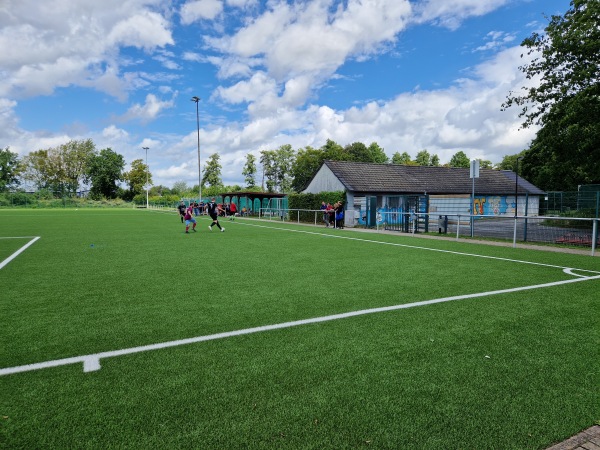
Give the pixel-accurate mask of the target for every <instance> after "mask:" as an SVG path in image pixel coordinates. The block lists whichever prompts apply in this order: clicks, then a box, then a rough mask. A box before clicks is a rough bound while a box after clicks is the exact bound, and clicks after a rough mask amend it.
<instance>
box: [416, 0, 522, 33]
mask: <svg viewBox="0 0 600 450" xmlns="http://www.w3.org/2000/svg"><path fill="white" fill-rule="evenodd" d="M509 2H510V0H424V1H420V2H416V3H415V11H414V12H415V14H414V16H413V21H414V22H415V23H425V22H432V23H434V24H437V25H439V26H443V27H447V28H450V29H452V30H455V29H457V28H458V27H459V26H460V24H461V23H462V22H463V21H464V20H465V19H467V18H469V17H472V16H482V15H484V14H487V13H489V12H490V11H493V10H495V9H497V8H499V7H500V6H503V5H506V4H508V3H509Z"/></svg>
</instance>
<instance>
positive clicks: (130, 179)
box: [123, 159, 148, 200]
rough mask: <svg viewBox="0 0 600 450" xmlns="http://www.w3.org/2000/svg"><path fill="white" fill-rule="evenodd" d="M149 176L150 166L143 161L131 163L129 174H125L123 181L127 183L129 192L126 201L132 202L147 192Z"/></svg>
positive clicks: (137, 160)
mask: <svg viewBox="0 0 600 450" xmlns="http://www.w3.org/2000/svg"><path fill="white" fill-rule="evenodd" d="M147 175H148V166H147V165H146V164H144V161H143V160H142V159H135V160H133V161H132V162H131V169H130V170H129V172H125V173H124V174H123V180H124V181H125V182H126V183H127V186H128V188H129V189H128V192H127V194H126V197H125V199H126V200H131V199H132V198H133V197H135V196H136V195H139V194H141V193H143V192H145V191H146V190H145V188H144V187H145V186H146V176H147Z"/></svg>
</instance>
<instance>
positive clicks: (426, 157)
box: [415, 150, 431, 166]
mask: <svg viewBox="0 0 600 450" xmlns="http://www.w3.org/2000/svg"><path fill="white" fill-rule="evenodd" d="M415 162H416V163H417V166H430V165H431V155H430V154H429V152H428V151H427V150H421V151H420V152H419V153H417V157H416V158H415Z"/></svg>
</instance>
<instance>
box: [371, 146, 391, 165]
mask: <svg viewBox="0 0 600 450" xmlns="http://www.w3.org/2000/svg"><path fill="white" fill-rule="evenodd" d="M367 152H368V155H369V162H372V163H375V164H387V163H388V162H389V161H390V159H389V158H388V156H387V155H386V154H385V151H384V150H383V149H382V148H381V147H380V146H379V144H377V142H372V143H371V145H369V147H368V148H367Z"/></svg>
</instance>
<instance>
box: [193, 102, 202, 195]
mask: <svg viewBox="0 0 600 450" xmlns="http://www.w3.org/2000/svg"><path fill="white" fill-rule="evenodd" d="M192 101H193V102H195V103H196V129H197V130H198V197H199V198H198V201H199V202H201V201H202V169H201V168H200V112H199V111H198V102H199V101H200V97H196V96H194V97H192Z"/></svg>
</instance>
